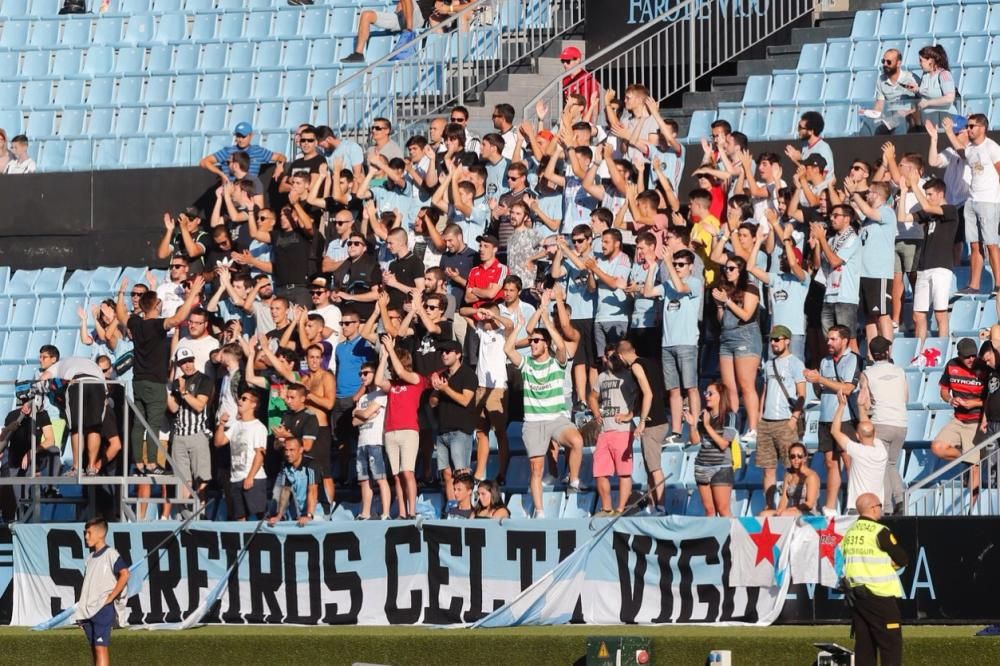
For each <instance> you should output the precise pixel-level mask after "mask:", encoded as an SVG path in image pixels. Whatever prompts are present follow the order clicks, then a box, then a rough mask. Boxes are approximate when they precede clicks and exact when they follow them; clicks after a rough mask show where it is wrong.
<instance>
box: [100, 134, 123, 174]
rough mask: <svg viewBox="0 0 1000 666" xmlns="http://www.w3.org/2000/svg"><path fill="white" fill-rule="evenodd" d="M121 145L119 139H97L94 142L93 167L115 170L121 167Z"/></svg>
mask: <svg viewBox="0 0 1000 666" xmlns="http://www.w3.org/2000/svg"><path fill="white" fill-rule="evenodd" d="M121 153H122V144H121V140H119V139H97V140H95V141H94V167H96V168H98V169H115V168H119V167H120V166H121Z"/></svg>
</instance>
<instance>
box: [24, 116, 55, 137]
mask: <svg viewBox="0 0 1000 666" xmlns="http://www.w3.org/2000/svg"><path fill="white" fill-rule="evenodd" d="M55 124H56V112H55V111H30V112H29V113H28V125H27V128H26V130H25V131H26V132H27V134H28V136H49V135H50V134H54V133H55V132H54V130H55Z"/></svg>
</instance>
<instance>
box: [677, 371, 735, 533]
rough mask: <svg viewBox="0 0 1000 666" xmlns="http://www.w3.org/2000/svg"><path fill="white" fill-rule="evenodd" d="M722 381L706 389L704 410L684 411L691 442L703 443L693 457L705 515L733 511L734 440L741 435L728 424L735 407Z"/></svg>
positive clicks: (726, 514) (728, 513)
mask: <svg viewBox="0 0 1000 666" xmlns="http://www.w3.org/2000/svg"><path fill="white" fill-rule="evenodd" d="M725 393H726V392H725V389H724V387H723V386H722V384H721V383H720V382H712V383H711V384H709V385H708V387H707V388H706V389H705V409H703V410H702V411H701V414H696V413H695V412H693V411H690V410H689V411H687V412H685V413H684V418H685V419H686V420H687V422H688V427H689V428H690V433H691V444H695V445H700V448H699V449H698V455H697V456H695V460H694V465H695V467H694V480H695V483H697V484H698V494H699V495H700V496H701V503H702V506H704V507H705V515H706V516H730V515H732V513H731V511H730V509H729V504H730V500H731V498H732V494H733V454H732V451H730V448H729V447H730V446H731V445H732V442H733V441H734V440H735V439H736V438H737V437H738V433H737V432H736V430H735V429H733V428H727V427H726V426H725V422H726V418H727V416H728V414H729V412H730V411H732V409H731V407H730V406H729V404H728V402H727V401H726V394H725Z"/></svg>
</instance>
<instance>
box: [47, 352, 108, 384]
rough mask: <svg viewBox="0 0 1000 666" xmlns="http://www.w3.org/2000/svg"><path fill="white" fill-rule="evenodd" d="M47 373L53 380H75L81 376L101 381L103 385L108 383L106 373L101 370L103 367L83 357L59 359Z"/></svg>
mask: <svg viewBox="0 0 1000 666" xmlns="http://www.w3.org/2000/svg"><path fill="white" fill-rule="evenodd" d="M45 372H47V373H48V374H49V377H53V378H59V379H73V378H74V377H77V376H79V375H85V376H87V377H93V378H94V379H100V380H101V384H106V383H107V382H105V380H104V372H103V371H102V370H101V366H99V365H97V363H95V362H94V361H92V360H90V359H89V358H83V357H82V356H68V357H66V358H63V359H59V360H58V361H56V362H55V363H53V364H52V365H50V366H49V368H48V370H46V371H45Z"/></svg>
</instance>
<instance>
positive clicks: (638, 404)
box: [632, 358, 667, 428]
mask: <svg viewBox="0 0 1000 666" xmlns="http://www.w3.org/2000/svg"><path fill="white" fill-rule="evenodd" d="M635 363H636V365H638V366H639V367H641V368H642V369H643V371H644V372H645V373H646V381H647V382H649V390H650V391H651V392H652V393H653V404H652V406H651V407H650V408H649V417H648V419H647V420H646V427H647V428H652V427H655V426H660V425H663V424H664V423H666V422H667V402H666V400H663V399H662V397H663V396H665V395H667V388H666V384H664V383H663V371H662V370H661V369H660V367H659V365H658V364H657V363H656V361H654V360H653V359H649V358H637V359H636V360H635ZM632 413H634V414H642V391H636V393H635V407H634V408H633V410H632Z"/></svg>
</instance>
